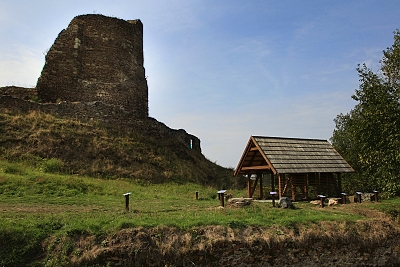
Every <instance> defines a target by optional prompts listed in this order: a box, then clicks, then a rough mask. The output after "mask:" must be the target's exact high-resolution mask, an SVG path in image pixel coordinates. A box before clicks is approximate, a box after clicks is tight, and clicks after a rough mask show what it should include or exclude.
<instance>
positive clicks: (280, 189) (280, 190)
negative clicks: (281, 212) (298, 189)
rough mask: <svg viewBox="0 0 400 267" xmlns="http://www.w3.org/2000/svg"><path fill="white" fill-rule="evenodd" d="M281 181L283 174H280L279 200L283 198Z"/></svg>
mask: <svg viewBox="0 0 400 267" xmlns="http://www.w3.org/2000/svg"><path fill="white" fill-rule="evenodd" d="M281 179H282V174H280V173H279V174H278V197H279V199H281V198H282V181H281Z"/></svg>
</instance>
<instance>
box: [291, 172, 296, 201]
mask: <svg viewBox="0 0 400 267" xmlns="http://www.w3.org/2000/svg"><path fill="white" fill-rule="evenodd" d="M291 182H292V186H291V187H290V188H291V190H292V201H296V187H295V186H294V184H293V177H292V179H291Z"/></svg>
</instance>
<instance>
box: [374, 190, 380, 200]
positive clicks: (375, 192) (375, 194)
mask: <svg viewBox="0 0 400 267" xmlns="http://www.w3.org/2000/svg"><path fill="white" fill-rule="evenodd" d="M378 193H379V192H378V191H376V190H374V196H375V202H378Z"/></svg>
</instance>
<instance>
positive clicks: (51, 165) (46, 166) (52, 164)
mask: <svg viewBox="0 0 400 267" xmlns="http://www.w3.org/2000/svg"><path fill="white" fill-rule="evenodd" d="M62 166H63V162H62V161H61V160H59V159H56V158H51V159H47V160H44V162H43V164H42V168H41V169H42V171H44V172H48V173H57V172H60V171H61V168H62Z"/></svg>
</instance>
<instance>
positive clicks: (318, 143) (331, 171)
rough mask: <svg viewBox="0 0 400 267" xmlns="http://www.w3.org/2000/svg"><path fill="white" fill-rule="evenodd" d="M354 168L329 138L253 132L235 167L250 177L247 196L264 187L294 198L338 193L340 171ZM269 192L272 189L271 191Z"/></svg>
mask: <svg viewBox="0 0 400 267" xmlns="http://www.w3.org/2000/svg"><path fill="white" fill-rule="evenodd" d="M346 172H354V170H353V168H352V167H351V166H350V165H349V164H348V163H347V162H346V161H345V160H344V159H343V157H342V156H341V155H340V154H339V153H338V152H337V151H336V150H335V149H334V148H333V147H332V145H331V144H330V143H329V142H328V141H326V140H318V139H299V138H282V137H263V136H251V137H250V139H249V141H248V143H247V146H246V148H245V150H244V152H243V154H242V157H241V159H240V161H239V163H238V165H237V167H236V169H235V172H234V174H235V175H243V176H244V177H246V178H247V183H248V196H249V197H253V195H254V192H255V191H256V188H257V187H259V190H260V191H259V192H260V193H259V197H260V198H261V199H263V198H264V196H265V195H267V194H264V192H263V191H264V190H265V187H268V189H269V190H271V191H270V192H274V191H276V189H278V191H277V193H278V196H279V198H281V197H283V196H287V197H290V198H291V199H292V200H301V199H304V200H306V199H310V198H316V197H317V195H319V194H323V195H326V196H339V195H340V193H341V173H346ZM268 195H269V192H268Z"/></svg>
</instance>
